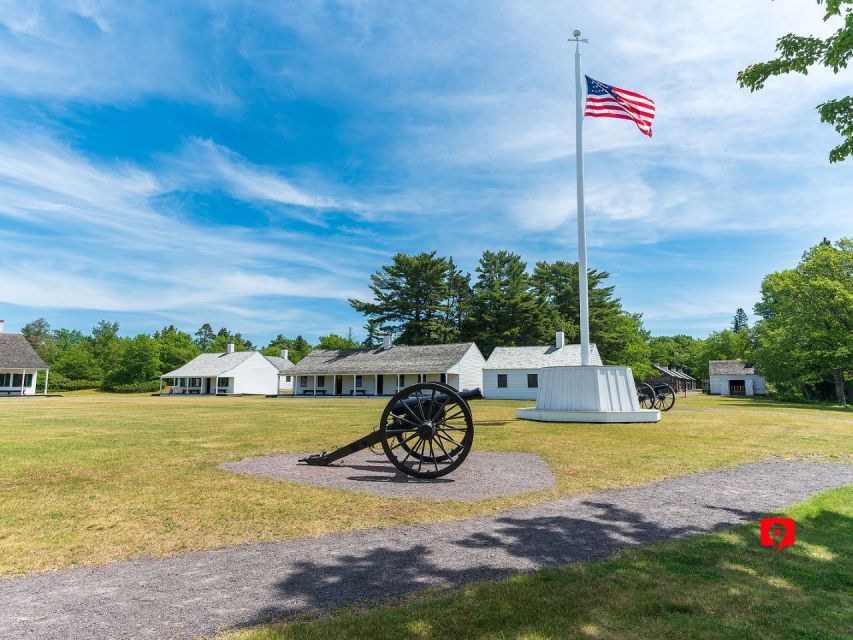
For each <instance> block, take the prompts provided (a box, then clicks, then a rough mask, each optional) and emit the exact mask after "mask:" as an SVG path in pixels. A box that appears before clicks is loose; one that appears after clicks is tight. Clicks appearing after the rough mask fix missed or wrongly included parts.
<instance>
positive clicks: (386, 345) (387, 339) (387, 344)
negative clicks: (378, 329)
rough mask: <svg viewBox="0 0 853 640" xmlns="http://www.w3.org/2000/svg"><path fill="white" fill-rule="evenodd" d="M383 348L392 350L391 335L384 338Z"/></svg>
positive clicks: (387, 334)
mask: <svg viewBox="0 0 853 640" xmlns="http://www.w3.org/2000/svg"><path fill="white" fill-rule="evenodd" d="M382 348H383V349H390V348H391V334H390V333H386V334H385V335H384V336H382Z"/></svg>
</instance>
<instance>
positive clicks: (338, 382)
mask: <svg viewBox="0 0 853 640" xmlns="http://www.w3.org/2000/svg"><path fill="white" fill-rule="evenodd" d="M335 395H336V396H342V395H344V377H343V376H335Z"/></svg>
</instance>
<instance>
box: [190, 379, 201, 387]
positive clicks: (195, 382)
mask: <svg viewBox="0 0 853 640" xmlns="http://www.w3.org/2000/svg"><path fill="white" fill-rule="evenodd" d="M188 386H190V387H200V386H201V378H190V383H189V385H188Z"/></svg>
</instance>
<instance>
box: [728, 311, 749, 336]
mask: <svg viewBox="0 0 853 640" xmlns="http://www.w3.org/2000/svg"><path fill="white" fill-rule="evenodd" d="M742 329H749V316H748V315H746V311H744V310H743V309H741V308H740V307H738V309H737V312H736V313H735V317H734V319H733V320H732V331H740V330H742Z"/></svg>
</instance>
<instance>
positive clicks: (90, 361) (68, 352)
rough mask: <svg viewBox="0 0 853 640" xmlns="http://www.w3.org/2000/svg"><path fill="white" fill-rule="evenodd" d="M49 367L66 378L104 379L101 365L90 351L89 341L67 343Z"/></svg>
mask: <svg viewBox="0 0 853 640" xmlns="http://www.w3.org/2000/svg"><path fill="white" fill-rule="evenodd" d="M51 369H52V371H53V372H55V373H57V374H59V375H61V376H63V377H64V378H67V379H68V380H99V381H102V380H103V379H104V370H103V367H102V366H101V365H100V363H99V362H98V360H97V358H96V357H95V354H94V353H93V352H92V344H91V341H86V342H82V343H77V344H71V345H69V346H68V347H67V348H66V349H65V350H64V351H62V352H61V353H60V354H59V355H58V356H57V358H56V360H54V362H53V364H52V365H51ZM53 377H54V376H51V378H53ZM50 382H53V380H52V379H51V381H50Z"/></svg>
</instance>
